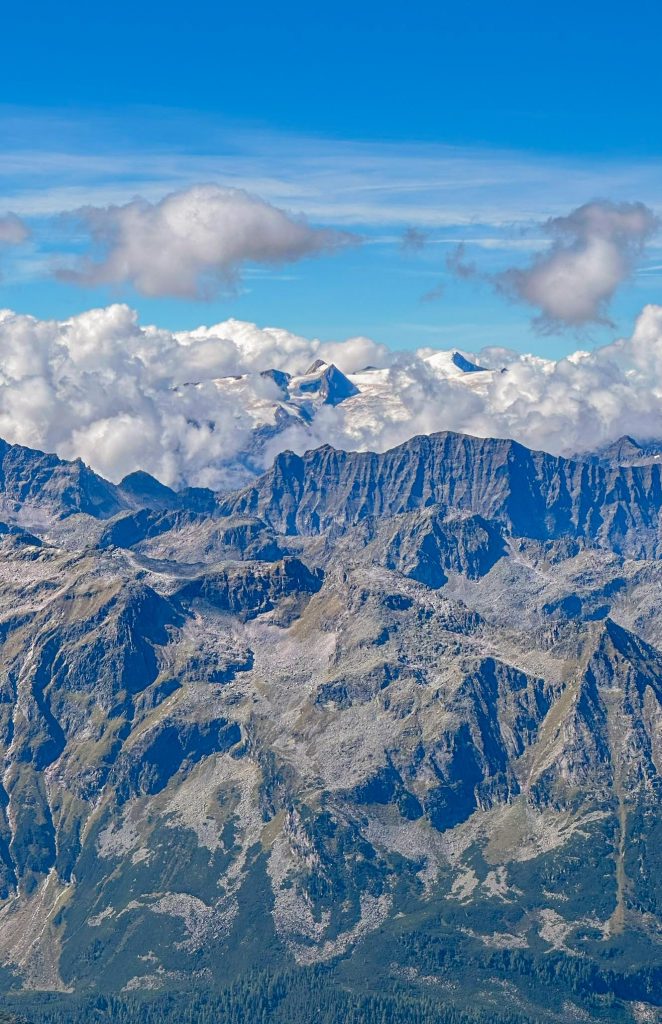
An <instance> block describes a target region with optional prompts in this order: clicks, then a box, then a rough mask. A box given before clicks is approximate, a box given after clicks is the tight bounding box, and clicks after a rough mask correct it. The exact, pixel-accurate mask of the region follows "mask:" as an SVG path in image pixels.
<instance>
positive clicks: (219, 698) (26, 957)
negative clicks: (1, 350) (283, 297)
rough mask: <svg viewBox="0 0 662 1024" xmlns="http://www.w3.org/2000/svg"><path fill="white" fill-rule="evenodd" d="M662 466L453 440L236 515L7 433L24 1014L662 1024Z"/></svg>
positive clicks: (332, 466)
mask: <svg viewBox="0 0 662 1024" xmlns="http://www.w3.org/2000/svg"><path fill="white" fill-rule="evenodd" d="M462 358H463V357H462ZM465 362H466V360H465ZM453 365H454V366H455V368H456V370H457V372H458V373H459V374H463V375H466V376H467V377H470V378H471V379H472V380H474V381H476V382H477V383H475V384H472V385H471V386H476V387H478V386H480V383H479V381H480V378H481V376H482V375H483V374H484V373H488V372H489V373H491V372H495V371H485V370H483V369H482V368H480V367H477V366H470V367H467V366H465V365H462V363H461V360H458V361H456V362H455V363H453ZM365 372H366V373H368V374H370V373H378V372H379V371H370V370H367V371H365ZM271 384H273V385H274V386H276V387H277V388H280V389H281V392H282V396H283V397H282V400H279V401H278V403H276V405H277V408H278V409H281V410H284V412H282V413H281V414H278V415H280V416H281V417H282V416H285V417H294V418H296V417H299V419H300V420H301V421H302V422H304V421H305V422H310V421H311V417H312V418H313V419H314V416H315V415H318V414H319V409H320V408H323V407H324V406H325V405H328V404H333V403H336V402H338V403H340V402H342V403H343V404H344V405H345V406H348V405H349V403H351V402H352V401H355V402H358V401H359V397H360V393H361V391H360V382H357V379H356V375H355V376H350V377H349V378H347V377H345V376H344V375H342V374H340V371H337V370H335V368H333V367H331V366H328V365H327V364H320V365H314V366H313V367H311V368H310V371H309V373H308V374H306V375H303V378H301V379H297V378H291V377H289V376H288V375H286V374H280V375H279V376H278V377H277V376H276V375H275V374H274V375H272V379H271ZM271 384H270V386H271ZM189 386H191V387H193V386H195V385H189ZM223 386H228V387H230V386H232V387H235V386H236V387H241V386H242V383H241V379H239V380H238V381H235V382H234V384H224V385H223ZM353 389H354V390H353ZM375 393H376V392H375ZM363 394H365V388H364V391H363ZM311 396H313V397H311ZM375 400H377V399H375ZM311 403H312V404H311ZM311 410H312V411H311ZM272 411H273V410H272ZM270 415H271V413H270ZM288 422H289V421H288ZM263 426H264V424H263ZM277 426H278V423H277V414H276V413H274V419H273V421H272V422H271V424H270V426H269V430H271V429H276V428H277ZM268 433H269V431H268V430H267V432H266V433H265V432H264V431H263V432H262V434H260V433H259V429H258V432H257V433H256V434H255V435H254V440H255V445H256V447H255V448H254V449H253V453H254V452H255V451H257V450H258V448H259V446H261V445H264V444H266V443H267V439H268V438H267V435H268ZM260 450H262V449H260ZM659 452H660V448H659V447H657V446H655V445H654V444H645V445H640V444H638V443H637V442H636V441H634V440H633V439H631V438H624V439H621V441H620V442H618V443H617V444H615V445H613V446H610V447H609V448H606V449H601V450H600V451H598V452H592V453H588V454H582V455H580V456H577V457H575V458H573V459H569V458H562V457H560V456H555V455H550V454H548V453H545V452H541V451H531V450H529V449H527V448H525V447H523V446H522V445H520V444H517V443H515V442H513V441H509V440H503V439H490V438H480V439H479V438H475V437H470V436H467V435H462V434H455V433H441V434H432V435H425V436H419V437H414V438H413V439H411V440H409V441H407V442H406V443H404V444H402V445H400V446H398V447H396V448H394V449H392V450H390V451H387V452H385V453H382V454H375V453H372V452H349V451H341V450H337V449H334V448H332V447H329V446H328V445H327V446H323V447H321V448H317V449H315V450H312V451H308V452H305V453H304V454H303V455H300V454H295V453H293V452H290V451H285V452H281V453H279V454H278V455H277V456H276V458H275V460H274V462H273V465H272V467H271V468H270V469H269V470H268V471H267V472H265V473H263V474H262V475H256V470H255V466H253V469H251V470H250V472H249V471H247V472H246V479H245V481H244V485H243V486H242V487H241V488H240V489H238V490H234V491H224V492H222V493H214V492H212V491H210V490H205V489H203V488H190V489H187V490H183V491H180V492H175V491H173V490H171V489H170V488H168V487H165V486H164V485H163V484H161V483H159V482H158V481H157V480H155V479H154V478H152V477H150V476H149V475H148V474H146V473H134V474H131V475H130V476H129V477H126V478H125V479H124V480H122V481H121V482H120V483H119V484H113V483H110V482H108V481H106V480H104V479H102V478H101V477H100V476H98V475H97V474H95V473H94V472H92V471H91V470H90V469H89V468H87V467H86V466H85V465H84V464H83V463H82V462H80V461H77V462H66V461H63V460H61V459H59V458H57V457H56V456H54V455H46V454H43V453H41V452H37V451H33V450H31V449H28V448H24V447H20V446H16V445H13V446H12V445H9V444H6V443H4V442H2V443H1V444H0V520H1V523H0V546H1V549H2V559H1V561H0V744H1V747H2V758H3V768H2V780H1V786H0V961H1V963H2V965H3V966H2V969H1V971H0V982H1V985H2V991H3V993H4V998H5V1002H6V1004H7V1007H8V1008H9V1009H13V1010H15V1011H16V1012H22V1013H26V1014H28V1015H29V1016H30V1017H31V1018H32V1019H33V1020H35V1021H43V1022H50V1021H60V1020H72V1021H73V1020H76V1021H81V1022H82V1021H83V1020H90V1019H97V1018H98V1019H108V1015H110V1018H111V1019H116V1020H123V1019H124V1017H122V1014H123V1013H125V1012H128V1011H126V1009H122V1007H125V1008H126V1006H127V1005H129V1003H130V1004H131V1005H132V1006H135V1007H142V1008H143V1009H135V1015H134V1017H131V1016H129V1017H127V1018H126V1019H135V1020H138V1019H144V1020H148V1019H152V1018H149V1017H148V1016H143V1017H140V1016H139V1014H140V1013H143V1014H147V1013H148V1010H147V1009H145V1007H150V1006H152V1007H153V1006H156V1005H161V1007H162V1008H161V1010H160V1011H159V1012H160V1017H159V1018H158V1019H161V1020H164V1021H165V1020H168V1021H170V1020H172V1021H174V1020H181V1019H196V1020H200V1021H203V1020H207V1019H215V1018H211V1017H205V1016H204V1014H203V1013H202V1011H200V1015H199V1016H198V1017H195V1018H184V1017H183V1015H182V1011H181V1005H180V1004H179V1003H173V1004H172V1005H171V1004H167V1005H169V1006H170V1005H171V1009H170V1010H167V1009H164V1007H166V1003H165V1002H164V1003H163V1004H158V1003H155V1002H154V1000H157V1001H158V1000H159V999H162V1000H168V999H171V1000H172V999H175V996H176V995H177V994H181V993H184V994H186V993H189V996H187V997H186V998H192V996H190V993H191V992H195V993H196V998H198V999H199V998H200V993H201V992H205V993H210V996H209V998H210V999H211V998H212V996H211V994H213V993H217V994H218V993H220V992H225V993H227V992H228V991H232V992H233V993H234V995H233V996H232V998H233V999H235V1003H236V1001H237V1000H238V999H239V996H238V995H237V992H238V991H239V989H237V988H232V986H238V985H239V986H241V985H244V986H247V988H245V989H241V991H242V992H247V993H248V992H250V993H254V992H255V991H259V992H260V993H263V992H268V996H266V995H265V996H264V1000H271V1002H270V1003H268V1002H264V1001H263V1002H262V1003H260V1004H259V1005H260V1006H262V1008H263V1009H262V1010H260V1013H263V1012H264V1013H265V1014H266V1016H265V1019H270V1020H283V1021H285V1020H288V1021H289V1022H291V1024H294V1022H296V1021H298V1020H301V1021H303V1020H304V1019H310V1020H312V1019H317V1018H315V1017H314V1016H312V1015H311V1016H310V1017H309V1018H305V1016H302V1015H301V1012H300V1011H299V1010H295V1009H293V1007H294V1005H295V1004H294V1002H290V1003H288V1002H287V1000H288V999H290V1000H294V998H295V996H294V995H293V994H292V993H296V992H298V991H299V988H297V986H300V985H301V984H304V981H305V984H306V985H308V986H309V989H307V991H310V992H314V993H315V995H314V998H315V1000H317V1003H316V1005H319V1007H324V1006H327V1005H330V1004H329V1003H328V1000H330V999H331V998H332V997H331V995H329V993H330V992H334V993H335V994H334V995H333V999H338V998H340V996H339V995H338V993H341V994H342V998H346V999H347V1000H355V1001H356V1000H358V1001H359V1002H353V1003H352V1004H351V1006H352V1007H353V1008H352V1009H351V1012H350V1010H347V1009H346V1010H343V1011H342V1012H343V1013H344V1017H343V1019H347V1020H357V1021H358V1020H365V1021H372V1020H373V1019H374V1020H375V1021H377V1020H380V1021H389V1022H390V1021H402V1022H403V1024H404V1022H405V1021H407V1022H408V1021H419V1022H421V1024H427V1022H428V1021H433V1020H434V1021H439V1022H442V1021H449V1022H450V1021H456V1020H457V1021H460V1020H462V1021H469V1020H482V1021H485V1022H487V1021H495V1022H497V1021H503V1022H505V1021H509V1022H518V1021H519V1022H536V1024H539V1022H543V1021H545V1022H565V1021H570V1020H578V1021H579V1020H581V1021H616V1022H621V1021H623V1022H626V1021H628V1022H630V1021H634V1022H636V1024H646V1022H649V1021H653V1022H655V1021H657V1020H659V1019H660V1013H661V1007H662V962H661V957H660V939H661V936H662V854H661V852H660V851H661V850H662V819H661V817H660V802H661V797H662V793H661V788H660V786H661V776H662V612H661V611H660V607H661V602H660V597H661V596H662V562H661V561H660V557H661V555H662V530H661V523H662V519H661V515H662V463H661V462H660V457H659ZM252 457H253V456H252V455H251V453H250V452H248V453H247V454H246V457H245V458H244V460H243V465H244V466H245V467H250V466H251V465H252V463H251V459H252ZM265 978H266V979H267V981H265ZM302 979H304V981H302ZM228 986H230V988H228ZM251 986H253V987H251ZM218 998H219V999H220V998H221V996H220V995H219V996H218ZM222 998H223V999H225V998H226V996H223V997H222ZM227 998H229V997H227ZM242 998H244V1007H246V1006H247V1005H248V1002H247V1001H246V1000H248V999H249V998H250V999H253V995H250V996H249V995H246V996H245V997H242ZM260 998H261V999H262V998H263V997H262V995H260ZM297 998H298V997H297ZM108 1000H115V1002H113V1003H109V1002H108ZM361 1000H363V1002H360V1001H361ZM302 1002H303V1003H305V999H303V1000H302ZM235 1003H233V1006H234V1005H235ZM223 1005H225V1004H223ZM228 1005H229V1004H228ZM237 1005H238V1004H237ZM252 1005H253V1003H251V1006H252ZM256 1005H257V1004H256ZM297 1005H298V1004H297ZM347 1005H348V1006H349V1003H348V1004H347ZM108 1006H112V1007H114V1009H113V1010H112V1012H110V1011H109V1010H108ZM402 1006H405V1009H398V1007H402ZM173 1007H174V1009H173ZM264 1007H266V1009H264ZM278 1007H280V1009H279V1008H278ZM356 1007H359V1008H358V1009H357V1008H356ZM361 1007H362V1009H361ZM131 1012H134V1011H131ZM169 1013H170V1014H171V1015H170V1016H168V1014H169ZM233 1013H234V1011H233ZM251 1013H252V1014H253V1016H252V1017H251V1016H250V1015H248V1012H247V1011H246V1010H244V1016H243V1017H242V1016H241V1013H240V1012H238V1015H235V1016H234V1017H233V1016H232V1015H231V1014H229V1012H228V1014H227V1015H226V1016H227V1019H228V1020H230V1019H232V1020H234V1019H236V1020H244V1019H245V1020H248V1019H255V1020H257V1019H261V1018H260V1017H259V1016H258V1015H257V1012H253V1011H251ZM279 1014H281V1016H279ZM297 1014H298V1016H297ZM352 1014H354V1016H352ZM398 1014H399V1015H398ZM104 1015H105V1017H104ZM435 1015H436V1016H435ZM154 1019H156V1018H154ZM223 1019H225V1018H223ZM319 1019H323V1020H326V1019H327V1018H325V1017H324V1015H323V1012H322V1009H320V1011H319ZM329 1019H330V1018H329Z"/></svg>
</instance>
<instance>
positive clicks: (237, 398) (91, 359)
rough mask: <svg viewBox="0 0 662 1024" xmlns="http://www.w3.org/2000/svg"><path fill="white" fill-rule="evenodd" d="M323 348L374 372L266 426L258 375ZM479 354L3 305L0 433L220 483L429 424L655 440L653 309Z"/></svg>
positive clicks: (110, 469) (661, 330)
mask: <svg viewBox="0 0 662 1024" xmlns="http://www.w3.org/2000/svg"><path fill="white" fill-rule="evenodd" d="M319 358H321V359H325V360H326V361H328V362H335V363H336V364H337V365H338V366H339V367H340V368H341V369H342V370H344V371H345V372H346V373H353V372H358V371H360V370H363V369H364V368H365V366H366V365H371V366H373V367H374V366H376V367H377V368H378V369H377V370H376V371H374V372H369V373H365V374H362V375H361V376H359V377H357V378H355V380H356V381H357V382H358V386H359V388H360V389H361V394H359V395H358V396H355V397H353V398H351V399H349V400H348V401H345V402H342V403H341V404H340V405H338V406H335V407H333V406H323V407H322V408H321V409H320V410H319V411H318V413H317V415H316V416H315V417H314V419H313V420H312V422H311V423H307V422H306V421H305V420H300V421H299V422H298V423H296V422H295V421H293V420H290V421H289V422H290V424H291V425H290V426H288V427H286V428H285V429H283V430H277V429H273V428H275V427H276V426H277V423H276V420H275V416H274V413H275V409H276V407H277V405H278V403H282V402H283V394H282V392H281V391H280V390H279V387H278V384H277V383H276V381H274V380H273V379H272V378H270V377H269V376H262V375H261V373H260V371H262V370H266V369H269V368H276V369H281V370H286V371H288V372H289V373H293V374H299V373H303V372H305V371H306V370H307V369H308V367H309V366H310V364H311V362H313V361H315V360H316V359H319ZM475 358H476V361H477V362H478V363H479V364H480V365H481V366H484V367H490V368H491V369H488V370H485V371H483V372H480V373H463V372H462V370H461V365H460V366H458V361H457V360H454V359H453V358H452V353H451V352H447V353H444V352H440V351H435V350H431V349H421V350H420V351H419V352H404V353H399V354H397V353H395V354H394V353H393V352H390V351H389V350H387V349H385V348H384V347H383V346H381V345H378V344H376V343H375V342H373V341H371V340H370V339H369V338H364V337H356V338H350V339H348V340H346V341H339V342H321V341H319V340H316V339H312V340H310V339H306V338H304V337H302V336H300V335H296V334H292V333H291V332H289V331H286V330H283V329H279V328H260V327H257V326H256V325H255V324H250V323H244V322H242V321H237V320H227V321H225V322H223V323H221V324H216V325H214V326H211V327H201V328H198V329H197V330H193V331H189V332H178V333H172V332H170V331H166V330H162V329H160V328H158V327H154V326H142V325H141V324H140V323H139V321H138V317H137V315H136V313H135V312H134V311H133V310H131V309H130V308H129V307H128V306H124V305H114V306H109V307H108V308H106V309H96V310H90V311H89V312H87V313H83V314H81V315H79V316H75V317H72V318H71V319H70V320H66V321H55V320H53V321H42V320H37V319H35V318H33V317H28V316H19V315H17V314H14V313H11V312H7V311H5V312H4V313H0V436H1V437H4V438H5V439H6V440H8V441H10V442H13V443H20V444H25V445H28V446H31V447H35V448H40V449H42V450H47V451H56V452H57V453H58V454H59V455H60V456H62V457H64V458H76V457H79V456H80V457H81V458H83V459H84V460H85V461H86V462H87V463H88V464H89V465H91V466H92V467H93V468H94V469H95V470H96V471H97V472H99V473H101V474H103V475H104V476H106V477H108V478H110V479H112V480H119V479H121V477H122V476H124V475H125V474H126V473H128V472H131V471H133V470H136V469H145V470H147V471H148V472H151V473H153V474H154V475H155V476H157V477H158V478H159V479H160V480H162V481H163V482H164V483H167V484H171V485H173V486H182V485H184V484H191V485H199V486H209V487H212V488H215V489H223V488H227V487H233V486H239V485H240V484H242V483H244V482H245V481H246V479H247V476H246V473H247V470H246V453H250V461H251V465H252V467H253V468H254V469H255V470H259V469H260V468H266V467H267V466H268V465H269V463H270V461H271V459H273V457H274V455H275V454H276V453H277V452H278V451H281V450H283V449H285V448H291V449H294V450H296V451H305V450H306V449H308V448H313V447H315V446H316V445H318V444H322V443H330V444H333V445H335V446H337V447H340V448H345V449H366V448H369V449H373V450H379V451H381V450H384V449H386V448H389V447H392V446H393V445H396V444H399V443H400V442H402V441H405V440H406V439H407V438H409V437H412V436H413V435H415V434H417V433H429V432H432V431H437V430H459V431H465V432H467V433H470V434H476V435H482V436H496V437H512V438H515V439H516V440H518V441H521V442H522V443H524V444H526V445H529V446H531V447H534V448H544V449H546V450H548V451H552V452H557V453H564V454H568V453H572V452H575V451H579V450H581V449H587V448H594V447H597V446H599V445H602V444H605V443H607V442H609V441H612V440H615V439H616V438H617V437H619V436H620V435H622V434H632V435H634V436H635V437H638V438H640V439H650V438H660V439H662V306H647V307H646V308H645V309H644V310H643V311H642V313H641V314H640V316H639V318H638V320H637V322H636V324H635V329H634V332H633V333H632V336H631V337H630V338H623V339H620V340H617V341H614V342H613V343H611V344H609V345H606V346H604V347H602V348H598V349H595V350H593V351H591V352H583V351H578V352H575V353H574V354H573V355H571V356H569V357H567V358H565V359H559V360H549V359H542V358H540V357H538V356H532V355H521V354H519V353H516V352H513V351H509V350H506V349H502V348H496V347H493V348H486V349H483V351H482V352H480V353H478V354H477V356H476V357H475ZM237 375H242V376H240V377H239V378H237ZM281 408H282V411H283V412H284V413H286V411H287V410H286V403H285V406H281ZM265 425H267V426H269V430H268V431H267V436H269V438H270V440H269V441H268V442H267V443H266V444H265V443H264V439H265V431H264V427H265ZM256 431H257V433H256Z"/></svg>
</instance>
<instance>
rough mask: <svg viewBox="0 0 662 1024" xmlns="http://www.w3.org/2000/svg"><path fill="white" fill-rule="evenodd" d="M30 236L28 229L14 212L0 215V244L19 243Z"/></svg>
mask: <svg viewBox="0 0 662 1024" xmlns="http://www.w3.org/2000/svg"><path fill="white" fill-rule="evenodd" d="M29 237H30V230H29V228H28V226H27V224H24V223H23V221H22V220H21V218H20V217H17V216H16V214H15V213H6V214H5V215H4V216H3V217H0V245H20V244H21V242H25V241H26V239H27V238H29Z"/></svg>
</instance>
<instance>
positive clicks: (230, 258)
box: [57, 185, 355, 298]
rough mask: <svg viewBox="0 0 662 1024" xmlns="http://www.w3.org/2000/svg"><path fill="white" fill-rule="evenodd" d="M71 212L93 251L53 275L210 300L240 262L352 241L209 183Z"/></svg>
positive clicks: (287, 259) (296, 255) (284, 259)
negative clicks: (162, 195)
mask: <svg viewBox="0 0 662 1024" xmlns="http://www.w3.org/2000/svg"><path fill="white" fill-rule="evenodd" d="M75 217H76V219H77V220H78V221H80V222H81V223H82V225H83V226H84V228H85V229H86V230H87V231H88V232H89V233H90V235H91V237H92V239H93V242H94V245H95V246H96V248H97V249H98V250H99V252H100V255H99V257H98V258H94V257H93V256H92V257H91V256H84V257H82V258H81V259H80V260H79V261H78V263H77V264H76V266H74V267H70V268H66V269H60V270H58V271H57V276H58V277H59V278H60V279H62V280H66V281H71V282H75V283H77V284H87V285H99V284H115V285H117V284H125V283H128V284H130V285H132V286H133V287H134V288H135V289H136V291H138V292H139V293H140V294H142V295H147V296H150V297H156V296H178V297H183V298H210V297H211V296H213V295H214V294H216V293H217V292H218V291H219V290H220V289H221V288H223V287H226V288H227V287H228V286H230V287H232V286H233V285H234V284H236V281H237V279H238V277H239V274H240V271H241V268H242V267H243V266H244V265H245V264H247V263H256V264H267V265H278V264H282V263H292V262H294V261H296V260H300V259H302V258H303V257H305V256H314V255H319V254H320V253H322V252H328V251H332V250H334V249H338V248H340V247H342V246H344V245H347V244H348V243H350V242H352V241H354V240H355V238H354V237H353V236H351V235H349V234H348V233H347V232H342V231H336V230H332V229H324V228H316V227H313V226H311V225H310V224H309V223H308V222H307V221H306V220H305V219H304V218H303V217H295V216H292V215H291V214H289V213H286V212H285V211H284V210H281V209H278V208H277V207H275V206H272V205H271V204H270V203H268V202H265V201H264V200H263V199H260V198H258V197H257V196H253V195H250V194H249V193H248V192H245V191H243V190H242V189H236V188H221V187H219V186H217V185H196V186H194V187H193V188H190V189H187V190H185V191H181V192H173V193H171V194H170V195H167V196H165V198H163V199H161V200H160V201H158V202H154V203H152V202H149V201H148V200H146V199H141V198H137V199H134V200H132V201H131V202H128V203H125V204H124V205H121V206H106V207H96V206H86V207H83V208H82V209H80V210H78V211H77V212H76V214H75Z"/></svg>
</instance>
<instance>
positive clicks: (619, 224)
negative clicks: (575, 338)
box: [496, 201, 657, 329]
mask: <svg viewBox="0 0 662 1024" xmlns="http://www.w3.org/2000/svg"><path fill="white" fill-rule="evenodd" d="M656 225H657V221H656V218H655V216H654V214H653V212H652V211H651V210H650V209H649V208H648V207H647V206H644V204H643V203H620V204H617V203H611V202H607V201H600V202H592V203H586V204H585V205H584V206H580V207H578V208H577V209H576V210H573V211H572V213H570V214H568V216H567V217H553V218H551V220H548V221H547V223H546V225H545V229H546V231H547V232H548V233H549V235H550V236H551V238H552V245H551V248H550V249H548V250H546V251H545V252H542V253H540V254H538V255H537V256H536V257H534V259H533V261H532V262H531V264H530V266H528V267H526V268H524V269H520V268H511V269H509V270H507V271H506V272H505V273H503V274H501V275H499V277H498V278H497V279H496V282H497V284H498V286H499V287H501V288H502V289H503V290H504V291H506V292H507V293H509V294H511V295H512V296H513V297H515V298H517V299H519V300H521V301H523V302H526V303H528V304H529V305H531V306H533V307H534V308H536V309H537V310H538V311H539V313H538V317H537V321H536V322H537V324H538V325H539V326H540V327H542V328H547V329H553V328H555V327H557V328H558V327H563V326H571V327H582V326H584V325H586V324H590V323H608V322H609V321H608V317H607V310H608V305H609V302H610V300H611V298H612V296H613V295H614V292H615V291H616V289H617V288H618V286H619V285H620V284H622V283H623V282H624V281H626V280H627V279H628V278H629V277H630V276H631V274H632V272H633V270H634V267H635V265H636V262H637V259H638V258H639V256H640V255H641V252H642V249H643V247H644V244H645V243H646V241H647V240H648V238H650V236H651V234H652V233H653V231H654V230H655V227H656Z"/></svg>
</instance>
